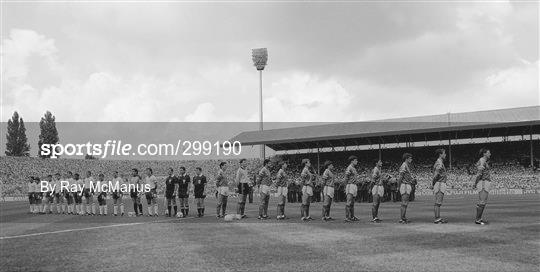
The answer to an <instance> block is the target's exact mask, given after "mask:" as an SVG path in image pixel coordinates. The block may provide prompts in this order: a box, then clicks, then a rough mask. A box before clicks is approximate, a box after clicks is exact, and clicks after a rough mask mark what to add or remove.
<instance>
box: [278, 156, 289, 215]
mask: <svg viewBox="0 0 540 272" xmlns="http://www.w3.org/2000/svg"><path fill="white" fill-rule="evenodd" d="M286 169H287V162H282V163H281V167H280V168H279V170H278V173H277V177H276V187H277V197H278V204H277V217H276V218H277V219H278V220H283V219H285V218H286V216H285V202H286V201H287V193H288V190H287V188H288V186H289V181H288V179H289V177H288V175H287V172H285V170H286Z"/></svg>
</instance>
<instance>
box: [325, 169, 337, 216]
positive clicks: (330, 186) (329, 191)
mask: <svg viewBox="0 0 540 272" xmlns="http://www.w3.org/2000/svg"><path fill="white" fill-rule="evenodd" d="M324 168H325V170H324V173H323V175H322V181H323V184H324V188H323V195H324V203H323V206H322V220H323V221H329V220H334V219H333V218H332V217H330V208H331V206H332V199H333V198H334V183H335V179H334V173H332V170H333V169H334V164H333V163H332V161H326V162H324Z"/></svg>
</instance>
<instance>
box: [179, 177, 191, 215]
mask: <svg viewBox="0 0 540 272" xmlns="http://www.w3.org/2000/svg"><path fill="white" fill-rule="evenodd" d="M177 180H178V181H177V184H178V199H179V200H180V212H181V213H182V217H187V216H188V214H189V183H191V179H190V177H189V175H188V174H186V168H185V167H183V166H181V167H180V175H179V176H178V177H177Z"/></svg>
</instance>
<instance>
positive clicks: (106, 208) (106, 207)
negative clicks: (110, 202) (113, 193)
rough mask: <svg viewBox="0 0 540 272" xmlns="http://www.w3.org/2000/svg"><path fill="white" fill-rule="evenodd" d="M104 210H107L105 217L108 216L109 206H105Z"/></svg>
mask: <svg viewBox="0 0 540 272" xmlns="http://www.w3.org/2000/svg"><path fill="white" fill-rule="evenodd" d="M104 210H105V215H107V214H108V213H109V206H107V205H105V206H104Z"/></svg>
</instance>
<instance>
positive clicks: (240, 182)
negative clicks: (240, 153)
mask: <svg viewBox="0 0 540 272" xmlns="http://www.w3.org/2000/svg"><path fill="white" fill-rule="evenodd" d="M239 163H240V167H238V171H236V178H235V181H236V186H237V189H236V190H237V192H238V204H237V205H238V206H237V208H236V213H237V214H239V215H240V216H241V217H242V218H245V217H246V215H245V214H244V211H245V209H246V199H247V196H248V194H249V192H250V190H251V189H250V187H251V186H252V184H251V181H250V179H249V174H248V171H247V169H246V159H240V162H239Z"/></svg>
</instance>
